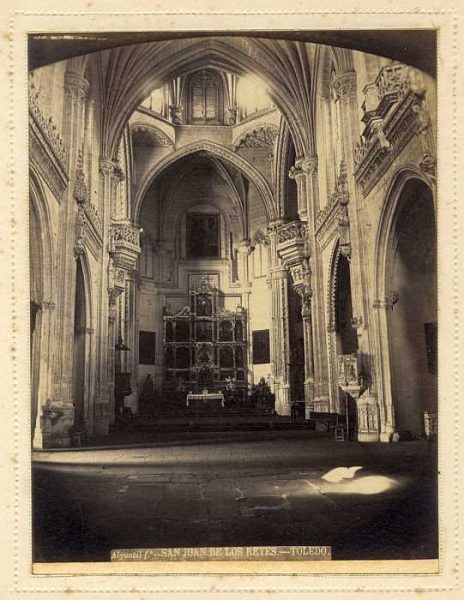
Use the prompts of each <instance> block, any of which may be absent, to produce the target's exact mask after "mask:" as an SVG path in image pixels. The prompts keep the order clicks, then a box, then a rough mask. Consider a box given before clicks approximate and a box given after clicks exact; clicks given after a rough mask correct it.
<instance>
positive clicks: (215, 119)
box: [187, 69, 223, 125]
mask: <svg viewBox="0 0 464 600" xmlns="http://www.w3.org/2000/svg"><path fill="white" fill-rule="evenodd" d="M222 104H223V93H222V81H221V78H220V76H219V74H218V73H216V72H215V71H214V70H211V69H204V70H202V71H197V72H195V73H193V74H192V75H191V76H190V78H189V81H188V111H187V114H188V119H189V123H191V124H192V125H220V124H222V121H223V106H222Z"/></svg>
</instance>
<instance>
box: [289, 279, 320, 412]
mask: <svg viewBox="0 0 464 600" xmlns="http://www.w3.org/2000/svg"><path fill="white" fill-rule="evenodd" d="M294 288H295V291H296V292H297V293H298V294H299V296H300V297H301V318H302V321H303V342H304V370H305V379H304V396H305V418H306V419H309V417H310V413H311V409H312V406H313V403H314V392H315V386H314V349H313V321H312V310H311V308H312V307H311V305H312V302H311V299H312V295H313V294H312V290H311V283H310V275H309V273H305V272H304V271H303V273H302V281H301V282H300V283H297V284H294ZM317 410H319V409H317Z"/></svg>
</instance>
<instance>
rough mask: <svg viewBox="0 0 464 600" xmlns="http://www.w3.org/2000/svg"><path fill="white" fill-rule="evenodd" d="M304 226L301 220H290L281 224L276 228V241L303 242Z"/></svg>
mask: <svg viewBox="0 0 464 600" xmlns="http://www.w3.org/2000/svg"><path fill="white" fill-rule="evenodd" d="M305 240H306V226H305V224H304V223H303V222H302V221H291V222H290V223H286V224H284V225H281V226H280V227H279V228H278V229H277V243H278V244H285V243H286V242H296V243H298V244H301V243H303V244H304V243H305Z"/></svg>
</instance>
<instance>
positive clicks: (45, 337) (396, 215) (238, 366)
mask: <svg viewBox="0 0 464 600" xmlns="http://www.w3.org/2000/svg"><path fill="white" fill-rule="evenodd" d="M435 114H436V81H435V79H434V76H433V74H430V73H427V72H425V71H424V70H421V69H420V68H418V67H417V66H415V65H410V64H406V63H402V62H399V61H398V60H397V59H396V58H391V57H388V56H381V55H379V54H374V53H367V52H361V51H359V50H356V49H350V48H342V47H337V46H335V45H328V44H327V45H324V44H319V43H314V42H308V41H301V40H292V39H289V38H286V39H278V38H271V37H259V36H258V35H256V36H254V35H237V36H234V35H230V36H214V35H204V36H196V37H188V36H186V35H185V36H175V37H174V36H173V37H172V39H159V40H155V41H148V42H147V41H145V42H143V43H127V41H126V42H125V43H124V44H122V45H119V46H118V45H116V44H115V45H114V46H113V47H110V48H102V49H94V50H93V51H92V52H88V53H80V54H76V55H75V56H69V57H67V58H64V59H62V60H59V61H57V62H50V63H49V64H43V65H41V66H37V67H35V68H33V69H31V70H30V72H29V144H30V150H29V164H30V203H29V206H30V221H29V228H30V265H31V281H30V307H31V334H30V335H31V423H32V431H31V439H32V446H33V449H35V450H40V449H48V448H64V447H69V446H81V445H85V444H87V443H90V442H93V443H94V442H95V440H104V439H111V436H112V435H113V434H114V432H117V431H121V430H124V428H126V429H127V428H131V431H132V432H133V435H134V437H133V439H135V440H136V439H137V431H138V430H147V429H148V430H150V428H151V429H152V430H153V431H166V430H170V429H171V430H173V431H174V430H176V428H182V427H183V428H187V429H188V428H196V429H197V430H200V431H201V429H202V427H203V428H204V429H205V430H206V429H209V430H214V428H215V427H216V428H220V427H225V426H227V427H229V428H232V429H233V428H234V427H235V428H242V429H244V428H246V427H249V428H251V429H253V428H255V429H256V428H257V429H259V427H263V428H269V427H270V426H272V427H275V428H278V427H287V428H292V427H293V428H305V427H306V428H308V429H315V430H319V431H321V430H326V431H329V432H331V435H333V433H332V431H334V432H335V435H336V436H339V439H342V440H356V441H359V442H392V441H397V440H398V439H400V440H401V439H406V438H422V437H424V436H427V437H428V436H430V435H433V434H434V432H435V431H436V424H437V351H436V345H437V258H436V255H437V249H436V241H437V235H436V198H437V189H436V117H435ZM138 428H139V429H138Z"/></svg>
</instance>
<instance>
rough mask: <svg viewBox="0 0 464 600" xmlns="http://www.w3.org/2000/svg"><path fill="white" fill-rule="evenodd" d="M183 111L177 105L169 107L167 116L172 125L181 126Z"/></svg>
mask: <svg viewBox="0 0 464 600" xmlns="http://www.w3.org/2000/svg"><path fill="white" fill-rule="evenodd" d="M183 112H184V109H183V108H182V106H180V105H178V104H172V105H171V106H170V107H169V114H170V116H171V121H172V123H173V125H182V123H183Z"/></svg>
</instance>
